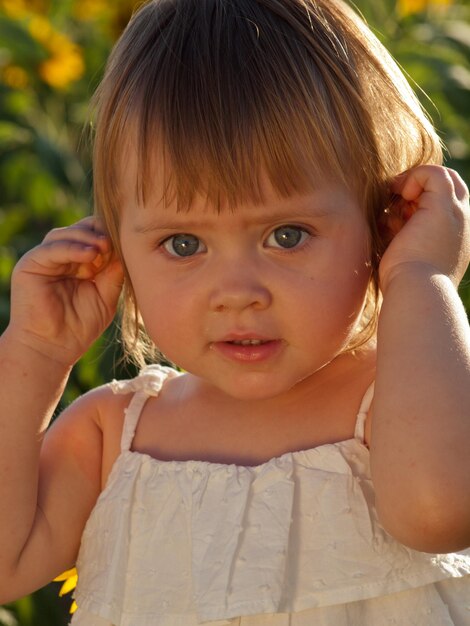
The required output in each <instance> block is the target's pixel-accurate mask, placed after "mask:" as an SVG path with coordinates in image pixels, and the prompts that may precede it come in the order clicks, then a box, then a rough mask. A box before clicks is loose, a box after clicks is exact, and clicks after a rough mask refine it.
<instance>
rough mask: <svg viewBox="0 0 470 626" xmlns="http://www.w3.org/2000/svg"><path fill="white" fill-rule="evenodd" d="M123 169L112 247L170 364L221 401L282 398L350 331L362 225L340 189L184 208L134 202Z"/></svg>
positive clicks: (358, 292)
mask: <svg viewBox="0 0 470 626" xmlns="http://www.w3.org/2000/svg"><path fill="white" fill-rule="evenodd" d="M131 165H132V167H129V168H128V169H127V170H126V172H125V173H124V176H123V181H122V184H123V206H122V213H121V230H120V237H121V245H122V253H123V257H124V259H125V262H126V266H127V270H128V272H129V276H130V279H131V281H132V286H133V289H134V293H135V296H136V298H137V302H138V307H139V310H140V312H141V315H142V318H143V320H144V323H145V326H146V329H147V332H148V333H149V335H150V337H151V338H152V340H153V341H154V343H155V344H156V345H157V346H158V348H159V349H160V350H161V351H162V353H163V354H164V355H165V356H166V357H167V358H168V359H170V360H171V361H172V362H174V363H175V364H177V365H178V366H180V367H181V368H183V369H184V370H187V371H188V372H191V373H192V374H194V375H196V376H199V377H202V378H203V379H204V380H205V381H206V382H207V383H209V384H210V385H213V386H215V387H216V388H217V389H218V390H219V391H222V392H223V393H225V394H228V395H229V396H231V397H234V398H238V399H245V400H256V399H258V400H261V399H266V398H271V397H274V396H279V395H280V394H288V393H289V391H290V390H291V389H292V388H293V387H294V386H295V385H296V384H297V383H298V382H300V381H302V380H305V379H307V378H308V377H310V376H312V375H313V374H314V373H315V372H317V371H318V370H319V369H320V368H322V367H323V366H324V365H326V364H328V363H329V362H330V361H332V360H333V359H334V358H335V357H336V356H338V354H339V353H340V352H341V351H342V350H343V349H344V348H345V346H346V345H347V344H348V341H349V340H350V338H351V336H352V335H353V334H354V330H355V326H356V323H357V321H358V319H359V317H360V314H361V311H362V308H363V305H364V301H365V295H366V290H367V286H368V283H369V278H370V268H369V264H368V261H369V259H368V238H369V232H368V226H367V222H366V220H365V217H364V215H363V212H362V210H361V207H360V206H359V204H358V202H357V200H356V199H355V197H353V195H352V194H351V193H350V192H349V191H348V190H347V189H346V188H344V187H343V186H341V185H338V184H333V183H325V184H324V185H323V186H321V187H319V188H318V189H316V191H314V192H311V193H307V194H305V195H296V196H293V197H290V198H288V199H282V198H279V197H278V196H276V195H275V194H274V193H273V191H272V189H271V188H270V186H269V185H266V186H265V187H266V189H265V202H264V203H263V204H259V205H255V204H250V203H247V204H243V205H241V206H238V207H237V208H236V209H235V210H234V211H230V210H228V209H227V210H223V211H222V212H221V213H219V214H218V213H217V212H216V211H214V210H213V209H212V208H211V207H208V206H206V204H205V202H204V201H203V200H202V199H196V201H195V203H194V206H192V207H191V210H190V211H189V212H184V211H182V212H178V211H177V210H176V206H175V205H170V206H166V207H164V206H163V205H162V204H161V203H160V204H159V203H158V198H159V197H160V195H161V192H160V193H159V191H160V189H161V188H160V189H155V193H154V194H153V198H152V199H149V200H148V202H147V204H146V206H139V205H138V203H137V200H136V198H135V193H134V190H135V175H136V170H135V163H134V164H131Z"/></svg>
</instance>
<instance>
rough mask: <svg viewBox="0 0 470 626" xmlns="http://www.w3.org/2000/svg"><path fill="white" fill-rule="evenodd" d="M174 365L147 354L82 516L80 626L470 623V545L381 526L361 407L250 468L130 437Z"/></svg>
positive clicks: (127, 387) (121, 388)
mask: <svg viewBox="0 0 470 626" xmlns="http://www.w3.org/2000/svg"><path fill="white" fill-rule="evenodd" d="M175 375H178V374H177V373H176V372H174V370H171V369H169V368H161V367H159V366H151V367H150V368H146V369H145V370H144V372H143V373H142V374H141V376H139V377H138V378H136V379H133V380H132V381H123V382H114V383H112V384H111V385H112V389H113V391H114V392H115V393H129V391H135V392H136V393H135V395H134V398H133V400H132V401H131V404H130V406H129V408H128V410H127V415H126V420H125V425H124V430H123V436H122V452H121V455H120V456H119V458H118V459H117V461H116V463H115V465H114V467H113V469H112V471H111V474H110V477H109V480H108V483H107V485H106V487H105V489H104V491H103V492H102V494H101V495H100V497H99V499H98V502H97V504H96V506H95V508H94V510H93V512H92V514H91V516H90V519H89V520H88V523H87V525H86V528H85V531H84V534H83V538H82V544H81V548H80V554H79V559H78V563H77V568H78V572H79V582H78V587H77V590H76V600H77V603H78V607H79V608H78V610H77V612H76V613H75V615H74V617H73V619H72V622H71V624H72V626H196V625H197V624H200V623H205V622H210V624H211V626H222V625H223V624H231V625H233V626H261V625H269V626H288V625H289V626H317V625H319V626H321V625H328V626H382V625H384V626H385V625H387V626H389V625H391V624H397V625H403V626H413V625H414V626H430V625H432V626H434V625H435V626H470V551H465V552H462V553H458V554H450V555H432V554H427V553H420V552H416V551H413V550H410V549H408V548H406V547H405V546H403V545H401V544H399V543H398V542H396V541H395V540H394V539H393V538H391V537H390V536H389V535H388V534H387V533H386V532H385V531H384V530H383V529H382V527H381V526H380V524H379V522H378V520H377V515H376V510H375V506H374V494H373V489H372V483H371V478H370V471H369V452H368V450H367V448H366V447H365V445H364V444H363V432H364V419H365V416H366V415H367V410H368V406H369V405H370V401H371V399H372V394H373V389H370V390H369V391H368V393H367V394H366V397H365V398H364V401H363V403H362V406H361V409H360V411H359V415H358V423H357V425H356V430H355V435H356V436H355V438H353V439H350V440H347V441H342V442H339V443H335V444H328V445H322V446H319V447H317V448H313V449H310V450H306V451H299V452H292V453H287V454H284V455H282V456H281V457H279V458H274V459H271V460H270V461H268V462H266V463H263V464H262V465H259V466H256V467H241V466H236V465H223V464H218V463H209V462H203V461H185V462H182V461H159V460H157V459H154V458H152V457H150V456H148V455H146V454H142V453H139V452H134V451H131V450H130V446H131V443H132V438H133V434H134V432H135V427H136V424H137V421H138V419H139V415H140V412H141V409H142V407H143V405H144V403H145V400H146V399H147V397H148V396H149V395H157V394H158V393H159V390H160V389H161V385H162V384H163V383H164V381H165V379H166V378H167V377H168V376H175Z"/></svg>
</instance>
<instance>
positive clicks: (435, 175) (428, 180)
mask: <svg viewBox="0 0 470 626" xmlns="http://www.w3.org/2000/svg"><path fill="white" fill-rule="evenodd" d="M391 189H392V191H393V192H394V193H398V194H399V195H401V196H402V197H403V198H405V200H408V201H415V200H418V198H420V196H422V195H423V193H425V192H430V193H440V194H445V195H448V194H449V193H453V192H454V180H453V177H452V176H451V175H450V173H449V171H448V170H447V168H445V167H442V166H440V165H420V166H418V167H416V168H414V169H412V170H409V171H407V172H403V173H402V174H400V175H399V176H397V177H396V178H395V179H394V180H393V181H392V185H391Z"/></svg>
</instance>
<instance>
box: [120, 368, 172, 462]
mask: <svg viewBox="0 0 470 626" xmlns="http://www.w3.org/2000/svg"><path fill="white" fill-rule="evenodd" d="M179 375H180V372H178V371H176V370H174V369H173V368H171V367H163V366H161V365H149V366H148V367H145V368H144V369H143V370H142V371H141V372H140V374H139V375H138V376H136V377H135V378H132V379H131V380H113V381H112V382H111V383H110V387H111V390H112V392H113V393H116V394H126V393H132V392H134V395H133V396H132V399H131V401H130V403H129V406H128V407H127V409H125V411H124V412H125V416H124V425H123V428H122V436H121V452H126V451H128V450H130V448H131V445H132V441H133V439H134V435H135V431H136V428H137V424H138V422H139V418H140V415H141V413H142V409H143V408H144V405H145V403H146V402H147V400H148V399H149V397H150V396H158V394H159V393H160V390H161V388H162V386H163V384H164V382H165V381H166V380H168V379H169V378H174V377H175V376H179Z"/></svg>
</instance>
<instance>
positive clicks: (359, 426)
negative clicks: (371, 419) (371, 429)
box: [354, 381, 375, 445]
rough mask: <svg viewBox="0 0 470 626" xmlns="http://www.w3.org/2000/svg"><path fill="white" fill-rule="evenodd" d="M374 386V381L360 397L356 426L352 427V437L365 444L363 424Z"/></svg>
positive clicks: (364, 423)
mask: <svg viewBox="0 0 470 626" xmlns="http://www.w3.org/2000/svg"><path fill="white" fill-rule="evenodd" d="M374 386H375V381H372V383H371V384H370V385H369V387H368V388H367V391H366V392H365V394H364V397H363V398H362V402H361V406H360V407H359V413H358V414H357V418H356V427H355V429H354V438H355V439H358V440H359V441H360V442H361V443H362V444H364V445H365V443H366V441H365V426H366V418H367V414H368V413H369V409H370V405H371V404H372V398H373V397H374Z"/></svg>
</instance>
